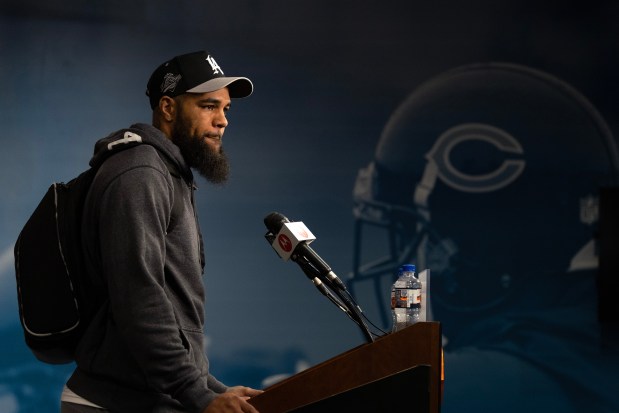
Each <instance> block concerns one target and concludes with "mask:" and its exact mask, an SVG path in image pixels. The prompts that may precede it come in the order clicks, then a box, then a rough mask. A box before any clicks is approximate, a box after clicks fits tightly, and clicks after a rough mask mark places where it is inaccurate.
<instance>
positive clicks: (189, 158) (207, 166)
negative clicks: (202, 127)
mask: <svg viewBox="0 0 619 413" xmlns="http://www.w3.org/2000/svg"><path fill="white" fill-rule="evenodd" d="M188 130H189V128H188V124H187V122H185V120H184V119H183V118H182V117H181V118H179V119H178V122H177V123H176V124H175V125H174V129H173V130H172V142H174V143H175V144H176V146H178V147H179V149H180V150H181V154H182V155H183V158H185V162H187V164H188V165H189V166H190V167H191V168H194V169H195V170H196V171H198V173H199V174H200V175H202V176H203V177H204V178H206V180H207V181H209V182H211V183H213V184H224V183H225V182H226V181H228V176H229V175H230V165H229V163H228V157H227V156H226V154H225V153H224V150H223V147H221V146H220V147H219V151H217V150H215V149H213V148H212V147H211V146H209V144H208V143H207V142H206V138H205V137H204V136H193V135H190V133H189V131H188Z"/></svg>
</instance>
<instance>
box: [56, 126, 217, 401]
mask: <svg viewBox="0 0 619 413" xmlns="http://www.w3.org/2000/svg"><path fill="white" fill-rule="evenodd" d="M138 141H139V142H138ZM120 146H123V149H122V150H118V149H119V147H120ZM112 152H115V153H114V155H113V156H110V154H111V153H112ZM104 161H105V162H104ZM90 163H91V165H97V164H101V167H100V169H99V171H98V173H97V176H96V177H95V180H94V182H93V184H92V187H91V190H90V192H89V194H88V197H87V199H86V204H85V206H84V216H83V221H82V223H83V226H82V237H83V240H84V248H85V255H86V261H87V265H88V268H89V273H90V276H91V277H92V278H93V282H94V283H95V284H96V285H98V286H99V287H100V291H102V296H103V297H104V304H103V305H102V306H100V307H99V309H98V311H97V313H96V315H95V317H94V320H93V322H92V323H91V324H90V325H89V327H88V328H87V330H86V332H85V333H84V337H83V338H82V340H81V342H80V344H79V346H78V350H77V355H76V360H77V368H76V370H75V372H74V373H73V375H72V376H71V378H70V379H69V381H68V383H67V384H68V387H69V388H70V389H71V390H73V391H74V392H75V393H77V394H79V395H80V396H82V397H84V398H85V399H87V400H89V401H91V402H93V403H95V404H97V405H100V406H103V407H105V408H107V409H109V410H111V411H114V412H192V413H193V412H201V411H203V410H204V409H205V408H206V406H207V405H208V404H209V403H210V402H211V401H212V400H213V399H214V398H215V397H216V396H217V394H218V393H222V392H224V391H225V390H226V389H227V388H226V386H225V385H224V384H222V383H220V382H219V381H217V380H216V379H215V378H214V377H213V376H211V375H210V374H209V363H208V359H207V357H206V354H205V349H204V334H203V328H204V300H205V298H204V285H203V280H202V274H203V268H204V254H203V246H202V239H201V235H200V229H199V226H198V222H197V217H196V214H195V209H194V197H193V188H194V183H193V175H192V172H191V170H190V169H189V167H188V166H187V164H186V163H185V161H184V159H183V157H182V155H181V153H180V150H179V148H178V147H177V146H176V145H174V144H173V143H172V142H171V141H170V140H169V139H167V138H166V137H165V136H164V135H163V133H162V132H161V131H159V130H158V129H156V128H154V127H153V126H150V125H146V124H136V125H132V126H131V128H129V129H123V130H120V131H118V132H115V133H113V134H111V135H110V136H108V137H106V138H104V139H101V140H100V141H98V142H97V144H96V145H95V154H94V156H93V158H92V160H91V162H90Z"/></svg>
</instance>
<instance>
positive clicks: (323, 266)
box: [264, 212, 346, 291]
mask: <svg viewBox="0 0 619 413" xmlns="http://www.w3.org/2000/svg"><path fill="white" fill-rule="evenodd" d="M264 225H265V226H266V227H267V229H268V230H269V232H268V233H267V234H266V235H265V237H266V238H267V240H268V241H269V243H270V244H271V246H272V247H273V249H274V250H275V252H277V254H278V255H279V256H280V257H281V258H282V259H283V260H284V261H288V259H292V260H293V261H295V262H297V263H299V261H298V260H299V257H302V258H304V259H305V260H307V261H308V262H309V263H310V264H311V265H312V266H313V267H314V268H315V269H316V270H317V271H318V273H319V274H320V276H322V277H325V278H326V279H327V281H328V282H329V284H331V285H332V286H334V287H335V288H337V289H339V290H341V291H346V286H345V285H344V283H343V282H342V280H340V278H339V277H338V276H337V275H335V273H334V272H333V271H332V270H331V267H329V264H327V263H326V262H325V261H324V260H323V259H322V258H320V256H319V255H318V254H317V253H316V251H314V250H313V249H312V247H310V246H309V243H310V242H312V241H314V240H315V239H316V237H315V236H314V234H312V232H311V231H310V230H309V229H308V228H307V227H306V226H305V224H303V222H290V220H289V219H288V218H286V217H285V216H284V215H282V214H280V213H279V212H271V213H270V214H269V215H267V216H266V217H265V218H264ZM299 265H300V264H299Z"/></svg>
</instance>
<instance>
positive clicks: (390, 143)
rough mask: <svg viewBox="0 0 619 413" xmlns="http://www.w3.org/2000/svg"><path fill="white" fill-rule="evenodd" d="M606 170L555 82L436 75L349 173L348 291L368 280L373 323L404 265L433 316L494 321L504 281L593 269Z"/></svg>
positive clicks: (494, 73)
mask: <svg viewBox="0 0 619 413" xmlns="http://www.w3.org/2000/svg"><path fill="white" fill-rule="evenodd" d="M618 165H619V156H618V154H617V148H616V143H615V141H614V139H613V136H612V134H611V131H610V129H609V127H608V126H607V124H606V123H605V121H604V120H603V119H602V117H601V116H600V114H599V113H598V111H597V110H596V109H595V108H594V107H593V106H592V105H591V103H589V102H588V101H587V99H585V98H584V97H583V96H582V95H581V94H580V93H579V92H578V91H576V90H575V89H574V88H573V87H571V86H570V85H568V84H567V83H565V82H563V81H561V80H559V79H557V78H556V77H554V76H552V75H550V74H547V73H543V72H541V71H538V70H534V69H531V68H528V67H523V66H520V65H515V64H507V63H484V64H473V65H467V66H463V67H459V68H456V69H453V70H450V71H447V72H445V73H443V74H440V75H438V76H436V77H434V78H432V79H430V80H429V81H427V82H425V83H423V84H421V85H420V86H419V87H418V88H417V89H416V90H414V91H413V92H412V93H411V94H410V95H409V96H408V98H407V99H405V101H404V102H403V103H402V104H401V105H400V106H399V107H398V108H397V109H396V110H395V112H394V113H393V114H392V116H391V118H390V119H389V121H388V122H387V124H386V126H385V128H384V130H383V132H382V135H381V137H380V140H379V142H378V145H377V148H376V153H375V156H374V159H373V160H372V161H371V162H370V163H369V165H368V166H367V167H365V168H362V169H361V170H360V171H359V172H358V176H357V180H356V183H355V187H354V193H353V196H354V210H353V212H354V218H355V234H354V253H353V271H352V273H351V275H350V277H349V279H348V286H349V289H350V290H351V291H353V294H354V293H355V289H356V287H358V284H359V283H361V282H364V281H370V282H373V283H374V292H375V294H376V299H377V300H378V303H379V304H378V307H379V308H381V309H382V317H383V323H384V324H385V325H387V324H388V323H389V322H388V319H387V315H388V314H387V310H388V309H389V307H388V304H387V298H388V291H387V290H385V287H384V285H385V283H384V281H381V279H383V278H385V277H387V278H388V279H389V283H390V282H392V281H393V279H394V277H395V275H396V271H397V268H398V266H399V265H401V264H404V263H414V264H417V268H418V269H421V270H423V269H425V268H429V269H430V270H431V292H432V297H431V301H432V309H433V311H434V317H435V318H436V319H442V318H450V319H453V318H454V317H455V318H458V317H460V318H462V319H466V318H470V317H472V316H473V315H472V314H471V313H472V312H477V313H482V312H492V311H498V310H497V308H499V307H500V306H501V304H502V303H503V302H504V301H505V299H506V297H508V296H509V295H510V292H512V291H513V287H514V285H516V284H517V283H523V282H528V281H534V280H535V278H534V277H540V276H543V275H544V274H546V273H558V272H565V271H570V270H578V269H591V268H594V267H595V266H596V265H597V263H596V256H595V253H594V242H593V241H592V239H593V232H594V230H595V224H596V222H597V214H598V210H597V204H598V195H597V193H598V188H599V187H600V186H606V185H608V186H614V185H616V184H617V180H618V178H617V177H618V175H619V174H618V172H617V171H618V169H619V166H618ZM381 232H382V233H383V235H385V238H380V236H379V233H381ZM383 240H385V241H383Z"/></svg>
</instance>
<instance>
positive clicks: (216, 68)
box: [206, 55, 224, 75]
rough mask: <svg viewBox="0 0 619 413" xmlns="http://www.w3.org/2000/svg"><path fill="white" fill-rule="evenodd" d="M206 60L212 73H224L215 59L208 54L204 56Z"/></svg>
mask: <svg viewBox="0 0 619 413" xmlns="http://www.w3.org/2000/svg"><path fill="white" fill-rule="evenodd" d="M206 61H207V62H208V63H209V64H210V65H211V69H213V74H214V75H216V74H217V73H221V74H222V75H223V74H224V71H223V70H221V67H219V65H218V64H217V62H216V61H215V59H213V58H212V57H211V55H208V57H207V58H206Z"/></svg>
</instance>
